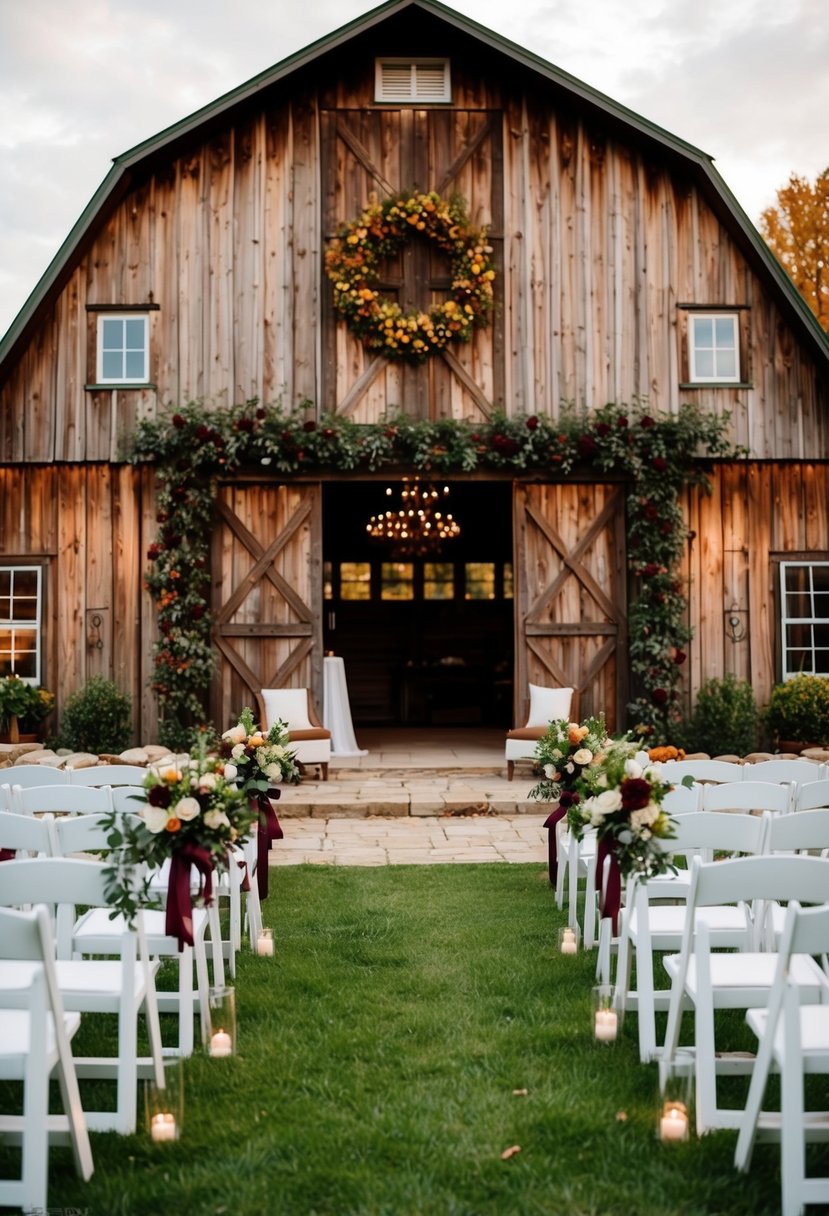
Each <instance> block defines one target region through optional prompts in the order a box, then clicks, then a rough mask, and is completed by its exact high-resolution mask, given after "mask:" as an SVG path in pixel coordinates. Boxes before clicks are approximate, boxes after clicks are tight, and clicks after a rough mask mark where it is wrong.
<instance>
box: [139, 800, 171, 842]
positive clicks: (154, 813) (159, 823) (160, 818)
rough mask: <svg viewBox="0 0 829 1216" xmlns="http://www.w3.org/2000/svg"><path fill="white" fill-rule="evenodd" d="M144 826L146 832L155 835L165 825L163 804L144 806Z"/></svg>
mask: <svg viewBox="0 0 829 1216" xmlns="http://www.w3.org/2000/svg"><path fill="white" fill-rule="evenodd" d="M144 826H145V827H146V829H147V831H148V832H152V833H153V835H154V836H157V835H158V833H159V832H163V831H164V829H165V828H166V826H167V811H166V809H165V808H164V807H163V806H145V807H144Z"/></svg>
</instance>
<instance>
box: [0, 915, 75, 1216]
mask: <svg viewBox="0 0 829 1216" xmlns="http://www.w3.org/2000/svg"><path fill="white" fill-rule="evenodd" d="M54 949H55V947H54V940H53V938H52V930H51V926H50V923H49V915H48V912H47V910H46V908H45V907H42V906H41V907H38V908H35V909H33V910H32V911H31V912H17V911H12V910H10V909H8V908H0V1079H2V1080H4V1081H22V1083H23V1101H22V1114H19V1115H14V1114H5V1115H0V1138H2V1139H4V1140H6V1141H7V1142H8V1143H11V1144H20V1145H21V1148H22V1154H21V1168H20V1174H19V1177H17V1178H11V1179H9V1178H3V1179H0V1205H1V1206H3V1207H5V1206H9V1207H20V1208H24V1209H25V1210H27V1211H34V1212H45V1211H46V1205H47V1191H48V1157H49V1142H50V1140H51V1141H52V1142H58V1141H59V1140H60V1141H63V1140H65V1139H66V1137H67V1136H68V1138H69V1140H70V1142H71V1145H72V1151H73V1154H74V1158H75V1168H76V1170H77V1172H78V1173H79V1174H80V1176H81V1177H82V1178H83V1179H84V1181H85V1182H88V1181H89V1179H90V1178H91V1177H92V1172H93V1164H92V1150H91V1148H90V1146H89V1135H88V1132H87V1126H86V1120H85V1118H84V1113H83V1108H82V1106H81V1099H80V1093H79V1090H78V1080H77V1076H76V1074H75V1065H74V1061H73V1059H72V1049H71V1046H70V1040H71V1039H72V1037H73V1036H74V1034H75V1032H76V1031H77V1029H78V1027H79V1026H80V1021H81V1019H80V1015H79V1014H77V1013H66V1012H64V1008H63V1002H62V1000H61V995H60V989H59V987H58V982H57V975H56V971H55V962H54ZM9 962H10V964H11V965H10V966H8V965H7V964H8V963H9ZM53 1074H54V1075H56V1077H57V1080H58V1082H59V1084H60V1091H61V1098H62V1102H63V1110H64V1113H63V1114H62V1115H50V1114H49V1079H50V1077H51V1076H52V1075H53Z"/></svg>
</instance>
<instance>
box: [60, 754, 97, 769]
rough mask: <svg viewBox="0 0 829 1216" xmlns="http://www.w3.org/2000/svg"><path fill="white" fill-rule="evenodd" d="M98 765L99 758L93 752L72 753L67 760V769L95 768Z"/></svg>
mask: <svg viewBox="0 0 829 1216" xmlns="http://www.w3.org/2000/svg"><path fill="white" fill-rule="evenodd" d="M97 763H98V757H97V756H93V755H92V752H72V753H71V755H69V756H67V757H66V760H65V764H66V767H67V768H94V767H95V765H96V764H97Z"/></svg>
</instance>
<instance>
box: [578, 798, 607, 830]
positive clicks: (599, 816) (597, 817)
mask: <svg viewBox="0 0 829 1216" xmlns="http://www.w3.org/2000/svg"><path fill="white" fill-rule="evenodd" d="M581 813H582V818H583V819H584V820H585V821H586V822H589V824H590V826H591V827H594V828H597V827H599V826H600V825H601V824H602V823H603V822H604V817H605V812H604V809H603V808H602V806H601V805H600V803H599V799H598V798H586V799H585V800H584V802H583V803H582V809H581Z"/></svg>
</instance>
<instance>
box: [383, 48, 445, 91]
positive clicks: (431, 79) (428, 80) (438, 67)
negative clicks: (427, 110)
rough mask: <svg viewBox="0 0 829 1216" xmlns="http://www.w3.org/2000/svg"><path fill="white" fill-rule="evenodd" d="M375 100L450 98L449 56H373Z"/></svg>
mask: <svg viewBox="0 0 829 1216" xmlns="http://www.w3.org/2000/svg"><path fill="white" fill-rule="evenodd" d="M374 100H375V101H413V102H414V101H419V102H430V101H451V100H452V82H451V79H450V74H449V60H448V59H398V58H394V57H392V58H389V59H376V60H375V61H374Z"/></svg>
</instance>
